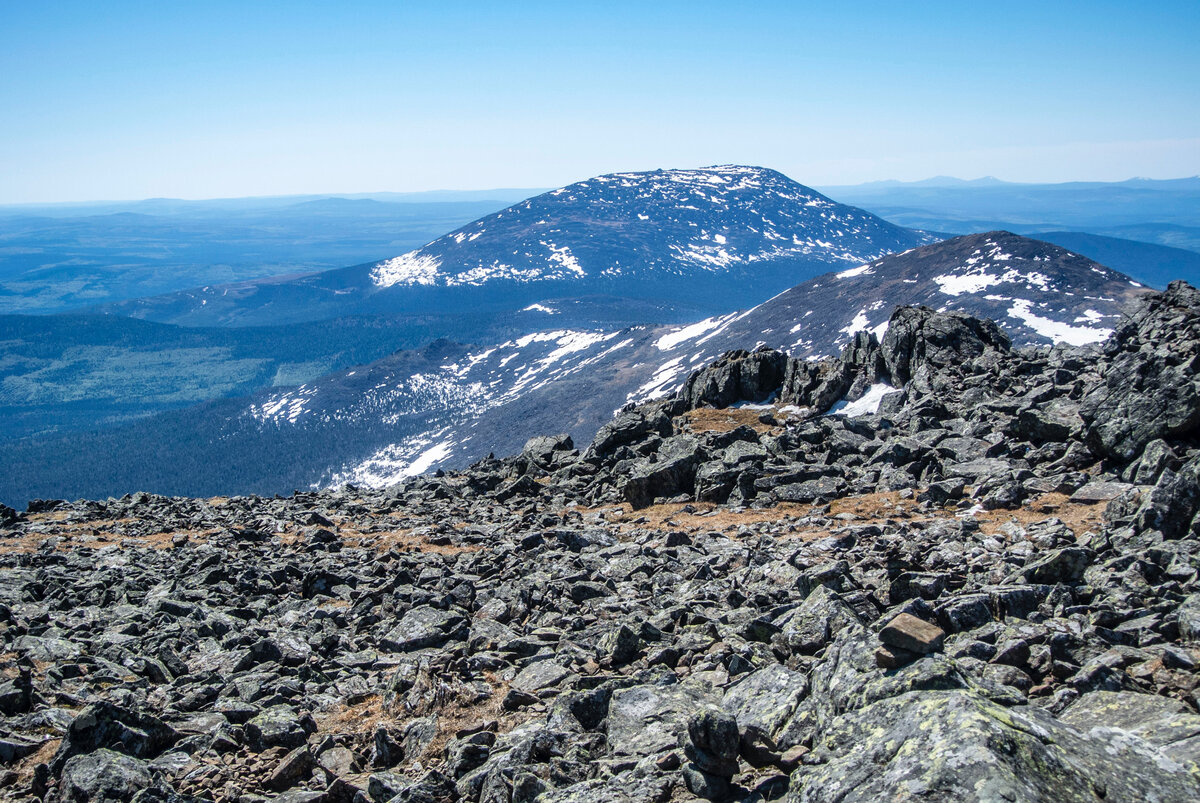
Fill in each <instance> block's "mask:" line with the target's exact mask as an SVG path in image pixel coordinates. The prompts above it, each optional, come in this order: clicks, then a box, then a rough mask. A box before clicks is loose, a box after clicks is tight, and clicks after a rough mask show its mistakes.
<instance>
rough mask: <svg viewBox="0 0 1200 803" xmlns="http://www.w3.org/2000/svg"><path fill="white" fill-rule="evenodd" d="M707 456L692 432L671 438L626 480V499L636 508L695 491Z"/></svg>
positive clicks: (624, 487)
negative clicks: (700, 470)
mask: <svg viewBox="0 0 1200 803" xmlns="http://www.w3.org/2000/svg"><path fill="white" fill-rule="evenodd" d="M704 457H705V454H704V451H703V450H702V449H701V448H700V442H699V441H698V440H696V438H694V437H692V436H690V435H676V436H674V437H671V438H667V439H666V440H665V441H663V443H662V446H660V447H659V449H658V452H657V453H656V454H655V455H654V457H653V458H647V459H645V460H642V461H639V462H638V463H637V465H635V466H634V467H633V470H632V471H631V472H630V473H629V476H628V477H627V478H626V479H625V482H624V485H623V486H622V491H623V493H624V495H625V500H626V501H628V502H629V504H631V505H633V506H634V507H635V508H641V507H646V506H647V505H649V504H652V503H653V502H654V500H655V498H656V497H660V496H668V497H669V496H675V495H676V494H680V493H689V494H690V493H691V492H692V490H693V489H694V488H695V485H696V468H697V466H699V465H700V462H701V460H703V459H704Z"/></svg>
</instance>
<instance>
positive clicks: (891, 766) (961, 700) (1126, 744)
mask: <svg viewBox="0 0 1200 803" xmlns="http://www.w3.org/2000/svg"><path fill="white" fill-rule="evenodd" d="M814 746H815V749H814V751H813V752H814V756H813V759H814V760H813V761H812V762H811V763H806V765H804V766H802V767H801V768H800V769H798V770H797V771H796V772H795V773H794V774H793V775H792V780H791V788H790V790H789V795H788V800H789V801H793V802H794V803H825V802H826V801H828V802H829V803H832V802H833V801H838V803H855V802H856V801H864V803H865V801H877V800H907V799H922V800H945V801H950V800H954V801H996V800H1030V801H1033V800H1042V801H1051V800H1053V801H1064V802H1071V801H1078V803H1098V801H1102V800H1156V801H1160V802H1161V803H1168V802H1174V801H1179V803H1183V802H1184V801H1193V800H1197V799H1200V776H1198V775H1197V771H1196V768H1195V765H1194V764H1191V763H1190V762H1181V761H1177V760H1175V759H1174V758H1172V757H1171V756H1169V755H1168V754H1167V753H1166V752H1164V751H1163V750H1161V749H1160V748H1158V747H1156V746H1155V745H1154V744H1152V743H1150V742H1148V741H1145V740H1144V739H1141V738H1139V737H1137V736H1135V735H1132V734H1130V733H1129V732H1116V731H1112V730H1107V731H1105V730H1093V731H1091V732H1089V733H1088V734H1083V733H1080V732H1079V731H1077V730H1075V729H1074V728H1072V727H1070V726H1068V725H1067V724H1064V723H1062V722H1059V721H1057V720H1055V719H1054V718H1053V717H1051V716H1050V715H1049V714H1047V713H1046V712H1044V711H1042V710H1041V709H1038V708H1033V707H1029V706H1017V707H1012V708H1006V707H1004V706H1001V705H999V704H997V703H994V702H991V701H989V700H988V699H986V698H984V697H983V696H981V695H979V694H977V693H974V692H971V691H966V690H950V691H922V692H908V693H905V694H901V695H899V696H896V697H891V698H887V699H884V700H880V701H878V702H875V703H872V704H870V705H868V706H865V707H863V708H861V709H857V710H854V711H850V712H848V713H846V714H844V715H842V716H839V717H837V718H836V719H834V720H833V721H832V722H831V723H829V724H828V726H827V727H826V728H825V729H824V732H823V734H822V737H821V739H820V740H819V741H818V742H816V743H815V745H814Z"/></svg>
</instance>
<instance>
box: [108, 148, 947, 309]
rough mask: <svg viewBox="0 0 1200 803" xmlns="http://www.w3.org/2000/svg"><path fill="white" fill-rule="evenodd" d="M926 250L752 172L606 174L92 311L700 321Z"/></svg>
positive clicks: (885, 227)
mask: <svg viewBox="0 0 1200 803" xmlns="http://www.w3.org/2000/svg"><path fill="white" fill-rule="evenodd" d="M935 239H936V238H934V237H932V236H930V235H928V234H924V233H922V232H915V231H911V230H908V229H904V228H901V227H899V226H895V225H893V224H890V223H888V222H886V221H884V220H881V219H880V218H878V217H876V216H874V215H872V214H870V213H867V212H863V211H862V210H860V209H855V208H853V207H849V206H845V205H843V204H839V203H836V202H834V201H832V200H830V199H829V198H826V197H825V196H823V195H821V194H820V193H818V192H816V191H815V190H812V189H809V188H808V187H805V186H803V185H801V184H798V183H797V182H795V181H792V180H791V179H789V178H787V177H786V176H784V175H782V174H780V173H777V172H775V171H773V170H767V169H764V168H759V167H743V166H722V167H712V168H704V169H699V170H657V171H652V172H648V173H618V174H613V175H608V176H598V177H596V178H593V179H588V180H587V181H581V182H578V183H576V184H572V185H569V186H567V187H563V188H561V189H558V190H554V191H552V192H548V193H544V194H542V195H539V196H536V197H534V198H530V199H528V200H525V201H523V202H521V203H519V204H516V205H514V206H510V207H508V208H506V209H503V210H501V211H499V212H496V213H494V214H492V215H488V216H485V217H483V218H480V219H479V220H476V221H475V222H473V223H470V224H468V225H466V226H463V227H461V228H459V229H457V230H455V231H452V232H450V233H449V234H447V235H445V236H442V237H440V238H438V239H436V240H434V241H433V242H431V243H429V244H428V245H425V246H424V247H422V248H419V249H416V250H414V251H409V252H407V253H404V254H401V255H398V256H395V257H393V258H390V259H386V260H382V261H379V262H375V263H368V264H364V265H359V266H355V267H350V268H345V269H341V270H333V271H326V272H324V273H319V274H314V275H310V276H302V277H295V278H291V277H282V278H270V279H262V280H253V281H248V282H242V283H238V284H232V285H220V286H206V287H200V288H197V289H194V290H189V291H185V292H181V293H175V294H171V295H167V296H162V297H157V298H148V299H139V300H136V301H129V302H122V303H119V304H114V305H108V306H106V307H104V308H102V311H104V312H108V313H112V314H118V315H129V316H132V317H137V318H144V319H147V320H154V321H159V322H164V323H178V324H185V325H189V326H212V325H225V326H227V325H266V324H271V325H279V324H285V323H294V322H298V321H311V320H318V319H321V318H330V317H344V316H347V315H362V314H383V315H407V314H437V313H457V312H459V311H462V310H466V309H469V310H472V311H474V312H476V313H479V314H486V313H493V312H501V311H512V310H515V309H522V308H525V307H526V306H529V305H532V304H542V305H545V306H550V307H553V304H546V302H548V301H549V302H553V301H557V300H561V299H567V298H578V297H581V296H604V297H611V298H613V299H614V303H625V301H626V300H633V301H636V302H640V303H644V302H646V301H656V300H669V302H670V303H671V304H673V305H675V306H677V307H680V308H687V309H690V310H691V312H692V313H694V314H696V315H706V314H712V313H716V312H721V311H725V310H728V309H730V308H732V307H736V306H739V305H749V304H753V303H757V302H758V301H760V300H761V299H762V298H765V297H767V296H770V295H772V294H773V293H777V292H780V291H782V290H784V289H786V288H788V287H791V286H793V285H795V284H796V283H797V282H800V281H803V280H804V279H808V278H811V277H813V276H816V275H818V274H820V273H823V272H825V271H827V270H829V269H830V268H831V267H834V266H839V265H841V266H853V265H856V264H860V263H862V262H866V261H869V260H871V259H875V258H877V257H879V256H882V255H884V254H888V253H892V252H895V251H901V250H904V249H907V248H911V247H914V246H917V245H923V244H926V243H929V242H933V241H934V240H935ZM652 321H653V319H652ZM648 322H650V321H648Z"/></svg>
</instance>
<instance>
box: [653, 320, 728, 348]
mask: <svg viewBox="0 0 1200 803" xmlns="http://www.w3.org/2000/svg"><path fill="white" fill-rule="evenodd" d="M724 321H725V318H705V319H704V320H702V321H699V322H697V323H693V324H691V325H690V326H685V327H683V328H682V329H677V330H676V331H674V332H670V333H668V334H665V335H663V336H662V337H660V338H659V339H658V340H656V341H654V345H655V346H657V347H658V350H659V351H670V350H671V349H673V348H675V347H676V346H678V345H679V344H680V343H684V342H686V341H688V340H693V339H695V338H697V337H700V335H702V334H704V333H705V332H710V331H712V330H713V329H716V328H717V327H718V326H720V325H721V324H722V323H723V322H724Z"/></svg>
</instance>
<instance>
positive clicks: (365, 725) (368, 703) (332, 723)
mask: <svg viewBox="0 0 1200 803" xmlns="http://www.w3.org/2000/svg"><path fill="white" fill-rule="evenodd" d="M313 719H315V720H316V722H317V732H318V733H332V734H340V733H373V732H374V731H375V727H376V726H377V725H380V724H391V723H392V722H393V717H390V716H388V714H387V713H386V712H385V711H384V710H383V697H381V696H380V695H378V694H374V695H371V696H370V697H368V698H367V699H366V700H363V701H362V702H360V703H355V704H353V705H343V706H339V707H338V708H334V709H330V710H328V711H322V712H321V713H319V714H317V715H316V716H314V717H313Z"/></svg>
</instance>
